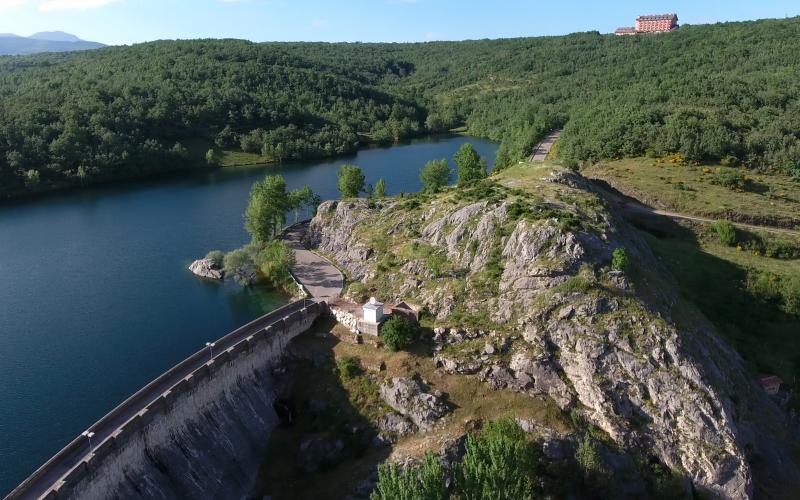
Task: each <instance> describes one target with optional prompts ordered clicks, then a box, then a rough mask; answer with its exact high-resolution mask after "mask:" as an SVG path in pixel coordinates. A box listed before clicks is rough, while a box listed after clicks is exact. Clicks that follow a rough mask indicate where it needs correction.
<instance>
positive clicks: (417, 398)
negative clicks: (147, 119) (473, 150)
mask: <svg viewBox="0 0 800 500" xmlns="http://www.w3.org/2000/svg"><path fill="white" fill-rule="evenodd" d="M487 182H488V181H487ZM527 189H528V191H529V192H530V194H528V195H527V198H525V200H524V203H525V204H526V205H525V207H524V210H523V211H521V210H520V209H519V208H520V207H519V205H520V203H521V202H520V201H519V196H522V195H520V194H519V191H517V192H515V193H514V195H513V197H512V196H511V195H509V197H508V198H507V199H500V197H498V196H495V197H494V198H493V201H479V202H475V201H474V198H472V199H470V198H469V197H463V198H462V197H459V196H450V197H449V198H445V197H442V198H439V199H433V200H432V201H430V202H429V203H428V204H427V205H426V206H424V207H419V208H413V206H412V208H407V207H408V206H409V204H404V203H403V202H402V201H401V199H398V200H390V201H387V202H386V203H385V204H384V205H382V206H375V207H370V206H369V205H368V204H367V203H366V201H363V202H361V201H357V202H348V203H346V204H342V203H336V202H328V203H325V204H323V205H322V206H321V207H320V210H319V212H318V215H317V217H316V218H315V219H314V221H313V222H312V223H311V227H312V231H311V232H312V233H313V239H314V243H315V244H316V245H318V246H319V248H320V249H321V250H323V251H325V252H326V253H328V254H330V255H332V256H333V258H334V259H336V260H337V261H338V263H339V264H340V265H342V266H343V267H345V268H346V269H347V270H348V272H349V273H350V274H351V276H353V277H354V278H355V279H357V280H361V281H362V282H363V284H364V285H365V286H367V287H369V286H375V287H380V292H381V293H382V294H383V295H384V296H387V297H396V298H400V299H413V300H415V301H416V302H418V303H420V304H423V305H424V306H425V307H426V308H427V310H428V311H429V312H430V313H431V314H432V316H433V317H435V318H436V326H437V329H436V330H435V332H434V333H435V337H434V341H435V343H436V345H437V347H436V349H435V357H436V358H435V359H436V361H437V363H438V364H439V366H440V369H442V370H443V371H446V372H449V373H461V374H475V373H478V374H479V375H478V376H480V377H481V379H482V380H484V381H485V382H486V383H487V384H489V385H490V386H491V387H492V388H494V389H497V390H513V391H518V392H522V393H525V394H530V395H531V396H540V395H548V396H549V397H551V398H552V399H553V400H554V401H555V402H556V403H557V404H558V406H560V407H561V408H562V409H564V410H567V409H570V408H573V407H575V406H580V407H581V408H582V409H583V411H584V412H585V414H586V416H587V418H588V420H589V421H590V422H591V423H593V424H594V425H596V426H597V427H599V428H601V429H602V430H603V431H605V432H606V433H607V434H608V435H609V436H610V437H611V438H612V439H613V440H614V441H615V443H616V444H617V446H619V447H620V448H621V449H622V450H626V451H629V452H631V453H639V454H641V455H644V456H648V455H650V456H656V457H658V459H659V460H660V461H661V462H662V463H664V464H666V465H667V466H669V467H671V468H672V469H673V470H676V471H682V473H684V474H685V476H686V477H687V478H688V479H689V480H690V481H691V482H692V484H693V486H694V487H695V488H697V489H699V490H704V491H707V492H709V493H711V494H713V495H715V496H720V497H724V498H752V497H753V496H754V495H755V494H756V485H757V483H759V481H758V477H754V476H755V475H758V474H760V475H761V477H762V479H761V481H760V483H761V484H765V483H768V484H781V483H782V482H786V481H788V480H789V479H790V478H791V477H792V476H793V475H794V474H796V471H797V470H798V468H797V465H796V463H795V459H794V458H793V456H792V455H791V453H789V451H788V450H789V447H790V446H789V445H787V443H788V441H790V440H794V439H795V438H794V437H793V436H796V435H797V432H796V430H793V429H791V428H790V427H789V421H788V419H787V418H786V416H785V415H784V414H783V413H782V412H781V411H780V410H779V409H778V408H777V407H776V405H775V404H774V403H773V402H772V401H771V400H770V399H769V398H768V397H767V396H766V395H765V393H764V391H763V390H761V388H760V387H759V386H758V385H757V383H756V381H755V380H754V377H753V375H752V374H751V373H750V372H749V371H748V370H747V369H746V368H745V367H744V364H743V362H742V360H741V358H740V357H739V356H738V354H737V353H736V352H735V351H733V350H732V349H731V348H730V347H729V346H727V345H726V344H725V343H724V342H723V341H722V340H721V338H720V337H719V335H718V334H717V333H716V331H715V330H714V327H713V326H712V325H710V324H709V322H708V321H707V320H706V319H705V318H703V316H702V315H701V314H700V313H698V312H697V311H696V310H695V309H693V308H691V307H690V306H687V305H686V304H685V303H683V301H681V300H679V297H678V294H677V292H676V289H675V285H674V282H673V280H672V278H671V277H670V276H668V274H667V273H666V271H665V270H664V269H663V267H662V266H661V265H660V263H659V262H658V260H657V259H656V258H655V257H654V256H653V255H652V252H651V251H650V249H649V247H648V246H647V244H646V243H645V242H644V240H643V239H642V238H641V236H640V235H639V234H638V233H637V232H635V231H634V230H632V229H631V228H630V227H629V226H628V225H627V224H626V223H625V222H624V221H623V220H622V219H621V218H620V217H618V215H617V214H615V213H614V212H613V211H611V210H610V209H608V208H606V207H605V205H604V204H603V203H602V201H601V200H599V199H598V198H597V197H596V195H594V194H592V193H591V192H589V191H587V189H588V184H587V183H586V181H585V180H584V179H583V178H582V177H581V176H580V175H578V174H575V173H572V172H565V171H555V172H554V173H553V174H551V175H547V176H546V177H545V178H543V179H541V180H540V185H539V186H538V188H536V187H530V186H528V188H527ZM495 192H497V191H495ZM462 199H463V200H464V201H461V200H462ZM417 207H418V205H417ZM521 212H522V213H524V214H525V215H523V216H520V215H519V214H520V213H521ZM367 219H369V221H370V223H369V226H370V227H381V228H384V229H383V230H382V231H381V232H380V233H379V234H380V235H381V236H382V237H384V236H385V241H384V242H383V248H381V245H375V244H374V241H373V240H372V239H370V238H374V234H375V232H373V233H371V234H372V235H373V236H370V237H364V236H362V234H363V233H360V232H359V228H360V227H363V224H362V223H363V222H364V221H366V220H367ZM410 241H415V242H417V246H420V247H421V246H425V248H427V249H428V253H429V254H430V253H434V252H435V253H436V254H437V255H444V256H446V259H447V262H448V265H449V269H450V270H449V271H448V272H447V273H442V274H440V275H439V276H433V275H432V274H430V273H429V270H430V269H429V266H428V264H427V261H426V260H425V258H424V257H420V255H419V254H413V255H412V254H410V252H408V251H407V249H408V246H407V245H408V244H409V242H410ZM620 247H623V248H625V249H626V251H627V252H628V254H629V257H630V259H631V261H633V262H634V263H635V265H636V267H637V269H638V270H639V273H638V274H639V275H640V276H639V277H635V279H634V275H630V276H629V275H628V274H627V273H625V272H623V271H615V270H610V269H609V267H610V262H611V255H612V253H613V251H614V250H615V249H616V248H620ZM404 255H409V257H408V258H407V259H406V258H405V257H403V256H404ZM387 263H388V264H387ZM487 275H491V276H492V278H491V280H490V281H487ZM642 276H644V277H642ZM409 283H411V285H410V284H409ZM408 294H411V296H410V297H409V296H408ZM465 317H472V318H477V319H479V320H480V321H479V324H487V323H492V325H491V326H489V328H490V329H492V330H497V331H499V332H501V333H500V335H498V336H495V335H494V334H493V335H492V338H491V339H489V338H483V337H484V336H485V335H486V332H481V331H477V330H472V331H470V330H469V329H467V328H463V327H464V326H465V325H464V324H460V322H461V321H463V320H464V318H465ZM674 318H680V319H679V320H678V319H674ZM501 337H502V338H504V339H505V340H504V341H503V342H500V338H501ZM381 395H382V397H383V398H384V400H385V401H386V402H387V403H388V404H389V405H390V406H392V407H393V408H394V409H395V410H397V411H398V412H399V413H401V414H403V415H406V416H408V417H409V418H410V419H411V420H412V421H413V422H414V423H415V424H416V425H418V426H419V427H420V428H421V429H429V428H430V426H431V425H432V424H433V422H435V421H436V420H437V419H438V418H441V417H442V416H443V415H444V414H446V406H445V405H444V403H443V402H442V401H440V400H437V398H436V397H435V396H433V395H431V394H426V393H425V392H424V391H423V389H422V387H421V386H420V385H419V384H417V383H416V382H414V381H410V380H405V379H395V380H393V381H392V382H391V383H389V384H387V385H385V386H384V387H381ZM753 458H757V459H756V460H753ZM761 496H769V495H761Z"/></svg>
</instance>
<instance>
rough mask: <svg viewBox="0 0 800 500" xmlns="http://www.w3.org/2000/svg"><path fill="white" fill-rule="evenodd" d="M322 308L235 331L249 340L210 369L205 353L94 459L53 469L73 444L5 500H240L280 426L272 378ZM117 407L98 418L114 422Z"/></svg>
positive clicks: (308, 307) (308, 305)
mask: <svg viewBox="0 0 800 500" xmlns="http://www.w3.org/2000/svg"><path fill="white" fill-rule="evenodd" d="M325 308H326V305H325V304H324V303H314V302H305V301H299V302H297V303H295V304H292V305H290V306H287V307H286V308H283V312H281V311H276V313H279V314H277V315H274V316H275V317H272V318H268V317H264V318H262V319H265V320H269V321H265V323H266V325H265V324H264V323H261V324H257V325H256V328H255V329H253V330H251V331H245V332H242V333H243V334H244V335H246V336H244V337H242V338H241V339H237V341H236V342H235V343H229V345H228V344H226V346H225V350H224V351H221V352H220V353H219V354H217V353H215V354H217V355H216V357H215V358H214V359H213V361H208V353H205V356H206V362H201V365H199V366H198V367H197V368H196V369H194V370H193V371H191V372H190V374H189V375H188V376H185V377H182V378H180V379H179V382H178V383H176V384H175V385H173V386H171V388H170V389H169V390H168V391H166V392H164V393H163V394H161V395H160V396H159V397H157V398H156V399H154V400H152V401H151V402H150V403H149V404H148V405H147V406H146V408H144V409H143V410H142V411H138V412H137V413H135V416H134V417H133V418H130V419H128V420H126V421H125V422H124V424H122V425H121V426H119V427H118V428H116V429H115V430H114V431H113V433H110V434H109V436H108V437H107V438H105V439H103V440H102V442H98V443H95V444H96V448H95V449H94V450H92V453H91V454H88V455H86V456H85V457H83V458H81V459H80V461H78V462H77V464H76V465H75V466H73V467H71V468H70V469H69V470H68V471H66V473H65V474H64V475H60V473H61V470H59V469H58V467H59V464H58V460H59V456H60V455H61V460H62V461H69V460H71V459H70V458H67V457H69V456H73V457H74V456H75V452H74V450H73V451H70V447H74V446H80V438H79V439H76V441H73V443H71V444H70V445H68V446H67V448H65V450H62V452H61V453H60V454H59V455H57V456H56V457H54V458H53V459H52V460H51V461H50V462H48V463H47V464H45V465H44V466H43V467H42V468H41V469H40V470H39V471H37V472H36V473H34V475H33V476H31V478H29V479H28V480H27V481H26V482H24V483H23V484H22V485H20V487H19V488H17V489H16V490H15V491H14V492H12V493H11V495H10V497H9V498H36V497H40V496H44V497H45V498H50V499H106V498H164V499H167V498H170V499H172V498H215V499H239V498H242V497H243V496H246V495H247V494H249V493H250V492H251V490H252V488H253V486H254V483H255V478H256V474H257V472H258V467H259V465H260V463H261V462H262V461H263V458H264V456H263V453H264V450H265V448H266V445H267V439H268V437H269V435H270V433H271V431H272V429H273V428H274V427H275V426H276V424H277V423H278V416H277V414H276V412H275V409H274V406H273V403H274V402H275V399H276V393H275V388H276V374H275V371H276V368H279V367H280V360H281V357H282V355H283V352H284V348H285V346H286V344H287V343H288V342H289V341H291V340H292V339H293V338H294V337H296V336H297V335H299V334H300V333H302V332H304V331H306V330H307V329H308V328H309V327H310V326H311V325H312V323H313V322H314V321H315V320H316V319H317V318H318V317H319V316H320V315H321V314H322V312H323V311H324V310H325ZM257 321H258V320H257ZM255 324H256V322H254V323H252V324H251V325H255ZM243 328H245V327H243ZM237 332H238V331H237ZM237 332H234V334H236V333H237ZM234 334H231V335H234ZM226 338H227V337H226ZM219 343H220V342H218V343H217V344H219ZM199 354H200V355H202V354H203V353H202V352H201V353H199ZM195 356H197V355H195ZM193 357H194V356H193ZM191 359H192V358H189V359H187V361H185V362H184V363H186V362H188V361H190V360H191ZM176 368H177V367H176ZM165 375H166V374H165ZM162 377H163V376H162ZM155 382H156V381H154V383H155ZM151 385H152V384H151ZM148 387H149V386H148ZM146 389H147V387H146V388H145V389H143V390H142V391H145V390H146ZM140 392H141V391H140ZM138 394H139V393H137V395H138ZM134 398H136V395H135V396H133V397H132V398H131V399H134ZM127 403H128V402H126V403H123V405H120V407H119V408H122V407H124V406H125V405H126V404H127ZM119 408H118V409H116V410H114V411H112V413H111V414H109V415H107V416H106V417H104V419H108V418H113V416H114V415H113V414H114V412H115V411H118V410H119ZM102 422H103V421H102V420H101V421H100V422H98V424H96V426H97V425H99V424H101V423H102ZM93 428H94V426H93ZM76 442H78V444H76ZM60 467H62V468H63V467H64V465H63V464H62V465H60ZM54 471H55V472H54ZM54 474H58V475H59V476H58V477H59V479H58V480H56V481H55V482H54V483H53V484H42V483H43V481H47V482H48V483H49V482H51V480H52V478H53V477H54Z"/></svg>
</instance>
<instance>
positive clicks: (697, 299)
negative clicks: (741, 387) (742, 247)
mask: <svg viewBox="0 0 800 500" xmlns="http://www.w3.org/2000/svg"><path fill="white" fill-rule="evenodd" d="M643 234H644V236H645V237H646V239H647V241H648V243H649V244H650V246H651V247H652V249H653V251H654V252H655V253H656V255H657V256H658V258H659V259H660V260H661V261H662V262H663V263H664V264H666V266H667V267H668V268H669V270H670V271H671V272H672V274H673V275H674V276H675V277H676V278H677V281H678V284H679V287H680V291H681V293H682V295H683V296H684V297H685V298H686V299H687V300H689V301H691V302H693V303H694V304H695V305H696V306H697V307H698V308H699V309H700V310H701V311H702V312H703V314H704V315H705V316H706V317H707V318H709V319H710V320H711V321H712V323H714V325H715V326H716V327H717V330H718V331H719V332H720V334H721V335H722V336H723V337H724V338H725V339H726V340H727V341H728V342H729V343H730V344H731V345H732V346H733V347H734V348H735V349H736V350H737V351H738V352H739V354H740V355H741V356H742V357H743V358H744V359H745V361H746V362H747V364H748V365H749V367H750V368H751V369H752V371H753V372H754V373H774V374H777V375H778V376H780V377H781V378H782V379H783V380H784V381H785V382H786V383H787V384H789V385H790V386H793V385H794V380H795V379H796V377H797V376H798V375H800V342H798V341H797V340H798V339H797V334H798V332H800V317H798V316H797V315H794V314H787V313H786V312H785V311H784V310H783V308H782V306H781V305H779V304H777V303H775V302H774V301H770V300H765V298H764V297H763V296H760V295H759V294H758V293H757V291H756V289H755V288H754V287H753V286H752V285H751V286H749V287H748V280H750V281H751V282H752V279H753V276H758V275H759V273H770V274H771V275H774V276H777V277H778V279H787V280H789V279H795V280H798V279H800V266H798V264H797V262H788V261H782V260H777V259H770V258H767V257H763V256H757V255H754V254H753V253H749V252H744V251H739V250H737V249H735V248H731V247H728V246H725V245H723V244H721V243H719V242H717V241H713V240H703V239H702V238H699V239H695V238H696V235H695V234H693V233H689V232H688V231H685V232H684V233H683V236H682V237H677V236H674V235H673V236H669V235H659V236H656V235H654V234H651V233H647V232H645V233H643Z"/></svg>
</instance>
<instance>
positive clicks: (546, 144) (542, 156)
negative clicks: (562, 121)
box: [529, 130, 561, 161]
mask: <svg viewBox="0 0 800 500" xmlns="http://www.w3.org/2000/svg"><path fill="white" fill-rule="evenodd" d="M559 137H561V130H554V131H553V132H550V133H549V134H548V135H547V137H545V138H544V139H542V142H540V143H539V144H538V145H537V146H536V149H534V150H533V154H532V155H531V157H530V158H529V160H530V161H545V160H546V159H547V155H548V154H549V153H550V150H551V149H553V144H555V143H556V141H557V140H558V138H559Z"/></svg>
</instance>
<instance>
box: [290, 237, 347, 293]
mask: <svg viewBox="0 0 800 500" xmlns="http://www.w3.org/2000/svg"><path fill="white" fill-rule="evenodd" d="M307 230H308V223H305V224H297V225H295V226H292V227H290V228H289V229H288V230H286V232H285V233H284V236H283V239H284V240H285V241H286V243H287V244H288V245H289V246H290V247H291V248H292V250H294V256H295V265H294V266H293V267H292V274H294V276H295V278H296V279H297V281H299V282H300V283H302V284H303V286H304V287H305V288H306V290H308V292H309V293H310V294H311V296H312V297H313V298H315V299H318V300H325V301H330V300H331V299H334V298H336V297H338V296H339V295H341V294H342V288H343V287H344V276H343V275H342V273H341V272H339V270H338V269H337V268H336V266H334V265H333V264H331V263H330V261H328V260H327V259H325V258H323V257H320V256H319V255H317V254H315V253H314V252H312V251H310V250H308V249H307V248H306V247H305V245H304V244H303V235H304V234H305V232H306V231H307Z"/></svg>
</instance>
